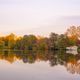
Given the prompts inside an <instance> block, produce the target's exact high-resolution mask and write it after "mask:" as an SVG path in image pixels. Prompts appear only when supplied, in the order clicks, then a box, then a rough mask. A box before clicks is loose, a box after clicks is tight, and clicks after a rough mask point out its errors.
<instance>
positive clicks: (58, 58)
mask: <svg viewBox="0 0 80 80" xmlns="http://www.w3.org/2000/svg"><path fill="white" fill-rule="evenodd" d="M0 59H1V60H6V61H8V62H9V63H11V64H12V63H14V62H15V61H16V60H22V61H23V63H29V64H32V63H35V62H36V61H37V62H39V61H45V62H46V61H49V64H50V66H51V67H53V66H56V65H58V64H60V65H64V66H65V67H66V69H67V71H69V72H70V73H72V74H75V73H77V74H80V54H79V53H78V54H77V55H73V54H68V53H66V52H65V51H49V50H46V51H44V50H38V51H32V50H26V51H22V50H19V51H16V50H15V51H13V50H0Z"/></svg>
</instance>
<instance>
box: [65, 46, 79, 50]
mask: <svg viewBox="0 0 80 80" xmlns="http://www.w3.org/2000/svg"><path fill="white" fill-rule="evenodd" d="M77 49H78V47H77V46H70V47H66V50H70V51H77Z"/></svg>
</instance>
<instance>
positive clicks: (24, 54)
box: [0, 50, 80, 80]
mask: <svg viewBox="0 0 80 80" xmlns="http://www.w3.org/2000/svg"><path fill="white" fill-rule="evenodd" d="M0 80H80V54H79V53H78V54H76V55H73V54H70V53H65V52H64V51H58V52H56V51H11V50H8V51H5V50H2V51H0Z"/></svg>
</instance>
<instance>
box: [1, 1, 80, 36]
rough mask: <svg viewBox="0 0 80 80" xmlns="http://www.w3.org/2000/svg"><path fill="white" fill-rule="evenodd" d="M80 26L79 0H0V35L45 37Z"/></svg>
mask: <svg viewBox="0 0 80 80" xmlns="http://www.w3.org/2000/svg"><path fill="white" fill-rule="evenodd" d="M73 25H74V26H79V25H80V0H0V34H9V33H16V34H17V35H24V34H35V35H42V36H48V35H49V34H50V33H51V32H55V33H59V34H61V33H64V32H65V31H66V29H67V28H69V27H70V26H73Z"/></svg>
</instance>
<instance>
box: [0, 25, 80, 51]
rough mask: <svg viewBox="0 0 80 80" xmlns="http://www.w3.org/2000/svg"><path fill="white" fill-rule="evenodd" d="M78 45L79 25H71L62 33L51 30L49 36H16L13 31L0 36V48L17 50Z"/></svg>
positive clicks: (50, 48)
mask: <svg viewBox="0 0 80 80" xmlns="http://www.w3.org/2000/svg"><path fill="white" fill-rule="evenodd" d="M74 45H76V46H78V47H80V27H75V26H71V27H70V28H69V29H67V31H66V32H65V33H64V34H60V35H59V34H57V33H53V32H51V34H50V36H49V37H36V36H35V35H24V36H23V37H22V36H21V37H17V36H16V35H14V34H13V33H11V34H10V35H8V36H5V37H3V36H1V37H0V49H5V48H7V49H17V50H54V49H66V47H67V46H74Z"/></svg>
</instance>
